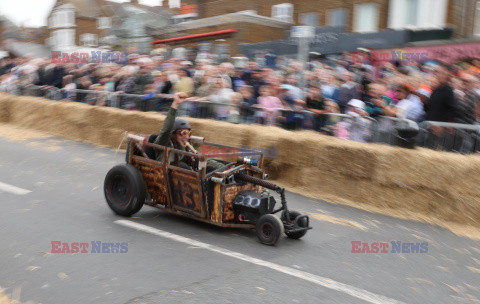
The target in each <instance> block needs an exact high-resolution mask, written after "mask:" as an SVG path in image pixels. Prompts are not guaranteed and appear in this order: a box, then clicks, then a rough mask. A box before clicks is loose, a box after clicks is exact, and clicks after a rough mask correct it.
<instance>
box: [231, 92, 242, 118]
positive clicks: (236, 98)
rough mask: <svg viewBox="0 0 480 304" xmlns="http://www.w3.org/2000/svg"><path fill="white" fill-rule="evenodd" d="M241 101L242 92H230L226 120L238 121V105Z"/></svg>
mask: <svg viewBox="0 0 480 304" xmlns="http://www.w3.org/2000/svg"><path fill="white" fill-rule="evenodd" d="M242 101H243V97H242V94H240V93H233V94H232V106H231V107H230V108H229V112H228V119H227V121H228V122H231V123H236V124H238V123H240V122H241V120H240V112H239V105H240V103H241V102H242Z"/></svg>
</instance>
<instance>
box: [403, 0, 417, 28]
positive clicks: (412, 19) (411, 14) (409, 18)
mask: <svg viewBox="0 0 480 304" xmlns="http://www.w3.org/2000/svg"><path fill="white" fill-rule="evenodd" d="M406 4H407V5H406V6H405V9H406V11H407V14H406V18H405V24H406V25H417V24H418V21H417V19H418V14H417V12H418V0H407V3H406Z"/></svg>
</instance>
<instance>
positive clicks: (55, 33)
mask: <svg viewBox="0 0 480 304" xmlns="http://www.w3.org/2000/svg"><path fill="white" fill-rule="evenodd" d="M47 23H48V25H47V34H46V37H45V40H44V43H45V44H46V45H48V46H49V47H50V48H51V49H52V51H62V52H74V51H80V50H81V49H88V48H96V47H98V46H99V37H102V36H103V35H102V34H103V31H104V30H105V29H108V28H110V27H111V20H110V17H109V16H107V14H105V12H104V11H103V10H102V1H101V0H57V2H56V3H55V5H54V6H53V8H52V11H51V12H50V14H49V15H48V22H47Z"/></svg>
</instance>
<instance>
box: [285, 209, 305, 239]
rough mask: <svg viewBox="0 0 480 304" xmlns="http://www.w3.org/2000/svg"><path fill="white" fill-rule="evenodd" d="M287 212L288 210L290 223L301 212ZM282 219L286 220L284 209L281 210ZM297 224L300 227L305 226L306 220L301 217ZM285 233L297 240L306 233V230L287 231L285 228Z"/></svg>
mask: <svg viewBox="0 0 480 304" xmlns="http://www.w3.org/2000/svg"><path fill="white" fill-rule="evenodd" d="M289 212H290V221H291V222H290V223H292V224H293V223H294V222H295V219H296V218H297V216H300V215H301V213H300V212H298V211H289ZM282 220H284V221H286V216H285V211H283V212H282ZM298 225H299V226H300V227H307V226H308V223H307V220H306V219H301V220H300V221H299V223H298ZM285 234H286V235H287V236H288V237H289V238H291V239H294V240H298V239H300V238H302V237H304V236H305V234H307V230H303V231H297V232H289V231H288V230H287V231H285Z"/></svg>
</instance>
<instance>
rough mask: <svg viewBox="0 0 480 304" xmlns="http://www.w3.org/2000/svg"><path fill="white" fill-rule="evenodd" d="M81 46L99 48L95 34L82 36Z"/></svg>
mask: <svg viewBox="0 0 480 304" xmlns="http://www.w3.org/2000/svg"><path fill="white" fill-rule="evenodd" d="M80 44H81V45H84V46H97V45H98V38H97V35H95V34H83V35H81V36H80Z"/></svg>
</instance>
